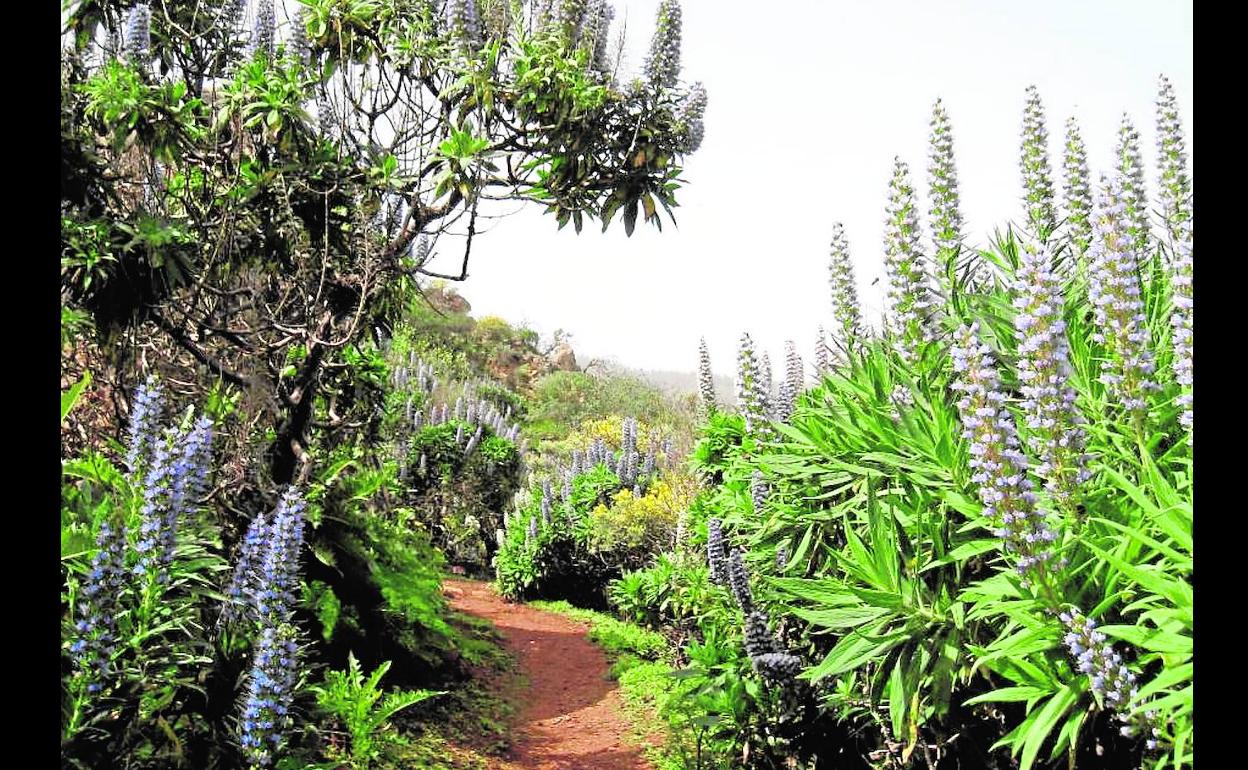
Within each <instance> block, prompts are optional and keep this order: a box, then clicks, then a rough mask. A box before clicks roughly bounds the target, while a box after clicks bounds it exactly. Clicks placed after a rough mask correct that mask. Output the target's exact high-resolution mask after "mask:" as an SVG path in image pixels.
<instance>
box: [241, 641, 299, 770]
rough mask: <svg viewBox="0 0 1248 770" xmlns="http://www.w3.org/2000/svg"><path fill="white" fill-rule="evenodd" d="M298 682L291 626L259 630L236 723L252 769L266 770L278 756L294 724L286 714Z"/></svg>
mask: <svg viewBox="0 0 1248 770" xmlns="http://www.w3.org/2000/svg"><path fill="white" fill-rule="evenodd" d="M298 680H299V647H298V643H297V641H296V632H295V628H294V626H293V625H291V624H290V623H289V622H286V621H285V620H284V619H283V620H280V621H277V622H273V623H269V624H266V625H265V626H264V627H263V628H262V629H261V631H260V638H259V640H258V641H257V643H256V647H255V655H254V657H253V659H252V666H251V674H250V676H249V678H248V682H247V694H246V696H245V698H244V700H243V708H242V715H241V718H240V719H239V721H238V726H239V743H240V744H241V745H242V747H243V753H244V754H245V755H246V757H247V760H248V761H249V762H250V763H251V764H252V765H253V766H255V767H269V766H270V765H272V764H273V763H274V762H275V761H276V759H277V758H278V756H279V755H280V753H281V750H282V748H283V747H284V745H285V742H286V735H287V732H288V731H289V729H290V727H291V726H292V725H293V724H294V719H293V717H292V715H291V713H290V707H291V703H292V702H293V700H294V696H295V686H296V684H297V682H298Z"/></svg>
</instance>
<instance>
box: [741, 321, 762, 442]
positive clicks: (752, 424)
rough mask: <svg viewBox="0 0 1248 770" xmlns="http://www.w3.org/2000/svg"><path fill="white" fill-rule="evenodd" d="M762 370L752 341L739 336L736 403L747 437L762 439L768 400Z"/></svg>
mask: <svg viewBox="0 0 1248 770" xmlns="http://www.w3.org/2000/svg"><path fill="white" fill-rule="evenodd" d="M764 388H765V385H764V383H763V374H762V368H761V367H760V366H759V362H758V358H757V356H756V355H755V352H754V340H752V339H750V335H749V334H742V335H741V344H740V348H739V350H738V353H737V403H738V404H740V405H741V415H742V417H744V418H745V432H746V434H747V435H750V436H754V437H757V438H760V439H761V438H763V437H765V436H766V435H767V434H768V425H767V414H768V411H769V410H768V403H767V401H768V398H767V391H766V390H765V389H764Z"/></svg>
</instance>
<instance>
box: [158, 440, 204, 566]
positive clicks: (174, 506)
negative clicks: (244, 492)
mask: <svg viewBox="0 0 1248 770" xmlns="http://www.w3.org/2000/svg"><path fill="white" fill-rule="evenodd" d="M175 448H176V451H177V456H176V457H175V458H174V459H173V462H172V465H171V466H170V479H169V499H168V505H167V508H166V510H165V522H164V526H163V528H162V530H161V542H160V548H161V551H160V575H161V578H160V580H161V582H164V581H165V580H166V579H167V576H168V569H169V565H170V564H172V563H173V552H174V547H175V546H176V544H177V531H178V525H179V524H180V523H181V521H182V520H183V518H184V517H185V516H186V515H187V514H189V513H190V512H191V510H192V508H193V505H194V502H195V501H196V500H198V499H199V498H201V497H203V495H204V493H205V492H206V491H207V488H208V474H209V472H210V470H211V467H212V420H211V419H210V418H208V417H207V416H201V417H200V418H199V419H198V420H196V421H195V424H194V425H193V426H192V427H191V429H190V430H189V431H187V432H186V433H185V434H183V433H179V434H178V435H177V439H176V443H175Z"/></svg>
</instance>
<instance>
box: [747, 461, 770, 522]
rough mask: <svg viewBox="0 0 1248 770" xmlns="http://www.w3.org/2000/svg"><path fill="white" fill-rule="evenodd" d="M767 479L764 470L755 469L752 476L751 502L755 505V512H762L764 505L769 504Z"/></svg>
mask: <svg viewBox="0 0 1248 770" xmlns="http://www.w3.org/2000/svg"><path fill="white" fill-rule="evenodd" d="M767 493H768V490H767V481H766V480H765V479H764V478H763V473H762V471H754V474H753V475H752V476H750V502H751V503H753V505H754V513H755V514H756V515H757V514H761V513H762V512H763V506H765V505H766V504H767Z"/></svg>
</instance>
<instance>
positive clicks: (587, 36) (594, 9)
mask: <svg viewBox="0 0 1248 770" xmlns="http://www.w3.org/2000/svg"><path fill="white" fill-rule="evenodd" d="M614 19H615V8H613V7H612V6H611V5H610V4H609V3H607V2H606V0H589V2H588V3H587V4H586V5H585V14H584V16H583V17H582V18H581V22H580V24H581V27H580V45H581V46H582V47H583V48H585V49H586V50H588V51H589V52H590V57H589V61H590V66H591V67H592V68H593V70H594V71H595V72H597V73H598V74H599V75H600V76H601V77H602V78H603V79H604V80H606V79H607V78H608V77H609V76H610V75H611V70H612V64H611V57H610V55H609V54H608V52H607V42H608V37H609V35H610V32H611V22H612V21H613V20H614Z"/></svg>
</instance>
